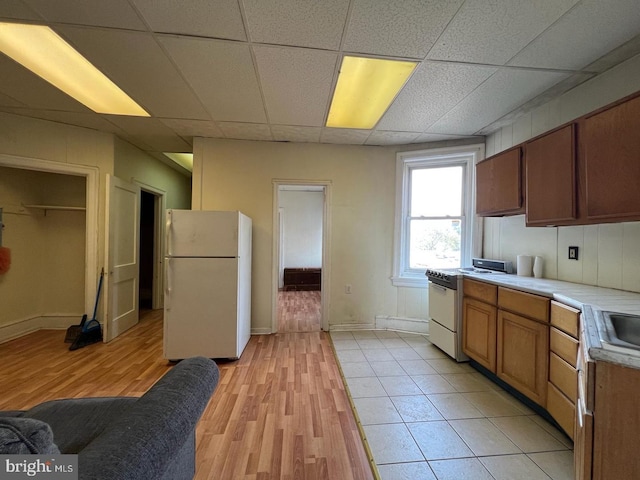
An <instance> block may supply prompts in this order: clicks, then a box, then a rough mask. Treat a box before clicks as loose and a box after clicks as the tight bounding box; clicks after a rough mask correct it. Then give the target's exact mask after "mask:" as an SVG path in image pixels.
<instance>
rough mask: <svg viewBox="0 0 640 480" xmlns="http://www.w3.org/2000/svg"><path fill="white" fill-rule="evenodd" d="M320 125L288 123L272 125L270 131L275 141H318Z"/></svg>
mask: <svg viewBox="0 0 640 480" xmlns="http://www.w3.org/2000/svg"><path fill="white" fill-rule="evenodd" d="M321 130H322V129H321V128H320V127H293V126H290V125H272V126H271V133H272V134H273V139H274V140H275V141H276V142H300V143H304V142H311V143H318V142H319V141H320V131H321Z"/></svg>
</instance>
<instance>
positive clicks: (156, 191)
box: [131, 178, 167, 310]
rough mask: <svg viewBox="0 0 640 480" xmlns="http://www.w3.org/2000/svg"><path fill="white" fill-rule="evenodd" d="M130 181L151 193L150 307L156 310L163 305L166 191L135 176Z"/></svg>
mask: <svg viewBox="0 0 640 480" xmlns="http://www.w3.org/2000/svg"><path fill="white" fill-rule="evenodd" d="M131 183H133V184H134V185H138V186H139V187H140V190H142V191H144V192H147V193H150V194H152V195H153V197H154V200H153V215H154V219H153V221H154V224H155V231H154V234H153V237H154V238H153V243H154V245H155V247H154V252H153V287H152V293H151V308H152V309H154V310H156V309H160V308H163V306H164V247H165V243H164V242H165V224H166V220H165V212H166V209H167V207H166V205H167V197H166V195H167V192H166V190H162V189H160V188H157V187H154V186H153V185H149V184H147V183H144V182H142V181H140V180H138V179H136V178H132V179H131Z"/></svg>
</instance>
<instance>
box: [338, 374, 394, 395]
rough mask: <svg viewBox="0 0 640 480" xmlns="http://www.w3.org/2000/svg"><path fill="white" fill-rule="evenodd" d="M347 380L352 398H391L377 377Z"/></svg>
mask: <svg viewBox="0 0 640 480" xmlns="http://www.w3.org/2000/svg"><path fill="white" fill-rule="evenodd" d="M346 380H347V386H348V387H349V391H350V392H351V397H352V398H360V397H388V396H389V395H388V394H387V392H386V391H385V390H384V388H382V384H381V383H380V380H378V378H377V377H356V378H347V379H346Z"/></svg>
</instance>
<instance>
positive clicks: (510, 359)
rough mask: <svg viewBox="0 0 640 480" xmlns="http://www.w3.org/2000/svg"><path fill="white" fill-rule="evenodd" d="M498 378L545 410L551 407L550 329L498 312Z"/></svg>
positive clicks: (531, 321)
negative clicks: (549, 372)
mask: <svg viewBox="0 0 640 480" xmlns="http://www.w3.org/2000/svg"><path fill="white" fill-rule="evenodd" d="M497 340H498V343H497V345H498V349H497V362H496V374H497V375H498V377H499V378H501V379H502V380H504V381H505V382H507V383H508V384H509V385H511V386H512V387H514V388H515V389H516V390H519V391H520V392H521V393H523V394H525V395H526V396H527V397H529V398H530V399H531V400H533V401H534V402H536V403H537V404H539V405H540V406H542V407H545V406H546V403H547V372H548V366H549V350H548V348H549V347H548V346H549V326H548V325H546V324H543V323H540V322H536V321H534V320H530V319H528V318H525V317H521V316H520V315H516V314H514V313H510V312H506V311H504V310H498V338H497Z"/></svg>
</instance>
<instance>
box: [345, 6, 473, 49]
mask: <svg viewBox="0 0 640 480" xmlns="http://www.w3.org/2000/svg"><path fill="white" fill-rule="evenodd" d="M463 1H464V0H450V1H447V2H442V1H440V0H427V1H424V0H394V1H390V0H389V1H384V2H371V1H370V0H354V1H353V2H352V10H351V16H350V18H349V25H348V28H347V33H346V38H345V42H344V45H343V50H345V51H347V52H356V53H368V54H371V55H389V56H396V57H408V58H416V59H422V58H424V57H425V55H426V54H427V52H428V51H429V49H430V48H431V46H432V45H433V44H434V43H435V41H436V40H437V39H438V37H439V36H440V34H441V33H442V31H443V30H444V28H445V27H446V26H447V24H448V23H449V22H450V21H451V18H453V15H454V14H455V13H456V11H457V10H458V8H460V5H462V3H463Z"/></svg>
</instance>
